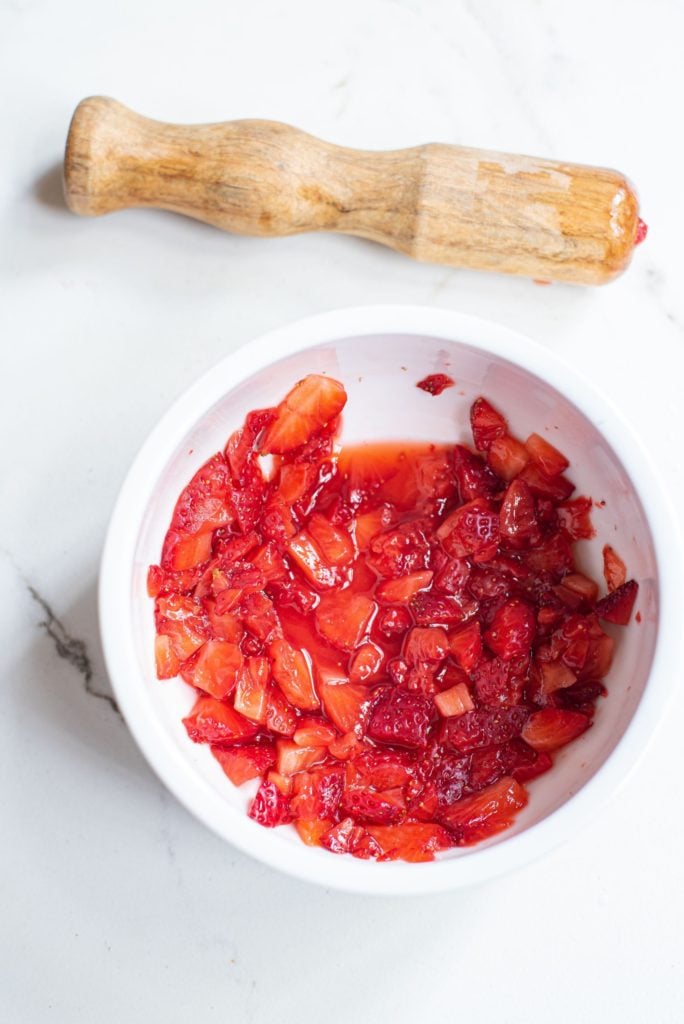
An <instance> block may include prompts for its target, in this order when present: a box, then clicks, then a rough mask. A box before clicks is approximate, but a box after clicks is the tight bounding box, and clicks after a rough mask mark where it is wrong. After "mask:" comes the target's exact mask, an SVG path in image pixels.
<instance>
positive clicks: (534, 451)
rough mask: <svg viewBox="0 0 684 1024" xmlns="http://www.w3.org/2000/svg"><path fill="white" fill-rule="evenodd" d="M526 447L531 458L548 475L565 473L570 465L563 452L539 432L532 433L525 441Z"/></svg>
mask: <svg viewBox="0 0 684 1024" xmlns="http://www.w3.org/2000/svg"><path fill="white" fill-rule="evenodd" d="M525 447H526V448H527V451H528V452H529V455H530V458H531V459H532V460H533V461H534V462H535V463H536V464H537V465H538V466H539V468H540V469H541V471H542V472H543V473H546V475H547V476H558V475H559V474H560V473H564V472H565V470H566V469H567V468H568V466H569V465H570V463H569V462H568V460H567V459H566V457H565V456H564V455H563V453H562V452H559V451H558V449H557V448H554V447H553V445H552V444H549V442H548V441H546V440H545V439H544V438H543V437H540V435H539V434H530V436H529V437H528V438H527V440H526V441H525Z"/></svg>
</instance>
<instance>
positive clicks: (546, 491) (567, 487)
mask: <svg viewBox="0 0 684 1024" xmlns="http://www.w3.org/2000/svg"><path fill="white" fill-rule="evenodd" d="M519 479H520V480H524V481H525V483H526V484H527V486H528V487H529V488H530V490H531V491H532V493H533V494H534V495H535V496H536V497H538V498H548V499H550V500H551V501H565V499H566V498H569V497H570V495H571V494H572V492H573V491H574V490H575V485H574V484H573V483H572V482H571V481H570V480H568V479H567V477H564V476H547V475H546V473H545V472H544V471H543V470H542V469H540V468H539V466H538V465H537V464H536V463H535V462H528V463H527V465H526V466H525V468H524V469H523V470H521V472H520V477H519Z"/></svg>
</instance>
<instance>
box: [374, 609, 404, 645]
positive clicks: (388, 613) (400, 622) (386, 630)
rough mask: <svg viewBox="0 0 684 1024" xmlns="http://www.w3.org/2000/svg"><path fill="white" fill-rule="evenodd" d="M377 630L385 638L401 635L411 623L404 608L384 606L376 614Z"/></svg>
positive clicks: (389, 638) (390, 638)
mask: <svg viewBox="0 0 684 1024" xmlns="http://www.w3.org/2000/svg"><path fill="white" fill-rule="evenodd" d="M377 621H378V630H379V631H380V633H382V635H383V636H384V637H385V638H386V639H387V640H392V639H393V638H395V637H399V636H402V635H403V634H404V633H405V632H406V630H407V629H408V628H409V627H410V625H411V613H410V612H408V611H407V610H406V608H386V609H385V610H384V611H383V612H381V613H380V615H379V616H378V620H377Z"/></svg>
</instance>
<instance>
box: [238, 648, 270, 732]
mask: <svg viewBox="0 0 684 1024" xmlns="http://www.w3.org/2000/svg"><path fill="white" fill-rule="evenodd" d="M269 675H270V666H269V663H268V659H267V658H249V659H248V660H247V664H246V665H245V666H244V667H243V668H242V670H241V671H240V672H239V673H238V677H237V685H236V687H235V694H234V697H233V705H234V707H235V710H236V711H239V712H240V714H241V715H244V716H245V718H249V720H250V721H252V722H258V723H259V724H260V725H263V724H264V723H265V721H266V713H267V710H268V702H269V693H270V691H269V686H268V679H269ZM276 731H277V730H276Z"/></svg>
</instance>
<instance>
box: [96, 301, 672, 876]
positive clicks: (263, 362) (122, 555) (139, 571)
mask: <svg viewBox="0 0 684 1024" xmlns="http://www.w3.org/2000/svg"><path fill="white" fill-rule="evenodd" d="M616 358H617V357H616ZM440 370H445V371H446V372H447V373H449V374H451V375H452V376H453V377H454V378H455V379H456V382H457V386H456V387H454V388H451V389H449V390H447V391H445V392H444V393H443V394H442V395H441V396H439V397H433V396H431V395H428V394H426V393H425V392H423V391H421V390H419V389H418V388H416V387H415V384H416V382H417V381H418V380H420V379H421V378H422V377H424V376H425V375H426V374H428V373H433V372H437V371H440ZM312 371H313V372H327V373H329V374H331V375H333V376H335V377H339V378H340V379H341V380H342V381H343V382H344V384H345V387H346V388H347V391H348V393H349V401H348V404H347V408H346V410H345V415H344V432H343V437H344V439H345V440H361V439H378V438H396V439H431V440H437V441H455V440H462V439H464V438H467V437H468V409H469V405H470V403H471V401H472V400H473V398H474V397H475V396H477V395H478V394H484V395H486V396H487V397H488V398H490V399H491V400H492V401H493V402H494V404H495V405H497V406H499V407H500V408H501V409H502V410H503V411H504V412H505V413H506V415H507V416H508V418H509V421H510V423H511V427H512V430H513V432H514V433H515V434H516V435H518V436H521V437H526V436H527V435H528V434H529V433H530V432H532V431H537V432H544V431H545V430H548V431H549V434H548V435H547V436H549V437H550V440H552V441H554V442H557V443H558V445H559V446H560V447H561V448H562V450H563V451H564V452H565V453H566V454H567V455H568V457H569V458H570V459H571V462H572V468H571V475H572V477H573V479H574V480H575V481H576V483H577V484H578V491H579V492H580V493H585V494H589V495H591V496H593V497H594V499H595V500H597V501H598V500H605V502H606V504H605V507H604V508H597V509H595V511H594V516H593V518H594V524H595V526H596V528H597V531H598V534H597V537H596V539H595V540H593V541H591V542H583V544H582V554H581V561H582V563H583V565H584V567H585V568H586V569H587V570H588V571H591V572H592V573H593V574H594V576H596V577H597V578H599V579H600V578H601V564H602V563H601V550H602V547H603V544H604V543H605V542H607V541H610V543H611V544H613V545H614V546H615V547H616V549H617V550H618V552H619V553H620V555H621V556H622V557H623V559H624V560H625V561H626V563H627V567H628V571H629V574H630V576H633V577H635V578H636V579H637V580H638V581H639V585H640V590H639V598H638V603H637V608H638V610H639V612H640V618H641V621H640V622H636V621H634V620H633V621H632V623H631V624H630V626H629V627H628V628H627V629H619V628H618V629H616V634H619V638H618V644H617V651H616V657H615V662H614V665H613V668H612V670H611V672H610V675H609V677H608V679H607V686H608V690H609V697H608V699H607V700H601V701H599V705H598V710H597V714H596V718H595V724H594V726H593V728H592V729H590V730H589V731H588V732H587V733H586V734H585V735H584V736H582V737H581V738H580V739H579V740H577V741H576V742H575V743H573V744H571V745H570V746H569V747H567V748H566V749H565V750H563V751H562V752H561V753H560V754H559V756H558V757H557V759H556V763H555V764H554V767H553V770H552V771H551V772H549V773H548V774H547V775H544V776H543V777H541V778H539V779H537V780H535V781H534V782H533V783H531V784H530V786H529V790H530V800H529V804H528V806H527V807H526V808H525V809H524V811H523V812H522V813H521V814H520V815H519V816H518V818H517V820H516V823H515V826H514V827H513V828H512V829H510V830H509V831H508V832H505V833H503V834H502V835H500V836H499V837H497V838H496V839H494V840H490V841H489V842H487V843H484V844H481V845H479V846H475V847H471V848H468V849H463V850H454V851H449V852H448V853H446V854H444V855H441V856H440V858H439V859H438V860H437V861H435V862H433V863H428V864H406V863H401V862H396V863H375V862H372V861H360V860H355V859H354V858H352V857H350V856H335V855H333V854H331V853H328V852H327V851H325V850H322V849H318V848H310V847H307V846H305V845H304V844H303V843H302V842H301V841H300V839H299V838H298V836H297V835H296V833H295V831H294V829H293V827H292V826H286V827H281V828H278V829H265V828H262V827H261V826H259V825H257V824H255V823H254V822H253V821H251V820H250V819H249V818H248V817H247V815H246V807H247V804H248V801H249V799H250V798H251V795H252V793H253V791H254V789H250V788H249V786H243V787H241V788H240V789H237V788H235V787H233V786H232V784H231V783H230V782H229V781H228V779H227V778H226V776H225V775H224V774H223V772H222V770H221V768H220V766H219V765H218V763H217V762H216V761H215V760H214V758H213V757H212V756H211V754H210V752H209V750H208V748H207V747H204V746H199V745H196V744H194V743H192V742H191V741H190V740H189V739H188V737H187V735H186V733H185V730H184V728H183V726H182V725H181V718H182V717H183V715H184V714H186V713H187V711H188V710H189V708H190V707H191V705H192V703H193V701H194V694H193V692H192V691H191V689H190V687H188V686H186V684H185V683H183V682H182V681H181V680H171V681H167V682H159V681H158V680H157V679H156V677H155V670H154V659H153V640H154V623H153V615H152V602H151V600H150V598H149V597H148V596H147V593H146V574H147V567H148V565H150V564H151V563H154V562H158V560H159V556H160V551H161V544H162V538H163V536H164V533H165V530H166V528H167V526H168V523H169V520H170V517H171V513H172V510H173V507H174V504H175V501H176V498H177V496H178V494H179V492H180V490H181V488H182V486H183V485H184V484H185V483H186V482H187V480H188V479H189V478H190V476H191V475H192V473H193V472H194V471H195V470H196V469H197V468H198V467H199V466H200V465H201V464H202V463H203V462H204V461H205V460H206V459H207V458H208V457H209V456H210V455H212V454H213V453H214V452H216V451H218V450H219V449H221V448H223V446H224V444H225V441H226V438H227V437H228V435H229V434H230V433H231V431H233V430H234V429H235V428H236V427H237V426H238V425H239V424H240V423H241V422H242V419H243V417H244V415H245V413H247V412H248V411H249V410H250V409H255V408H259V407H262V406H267V405H273V404H275V403H276V402H277V401H278V400H279V399H280V398H281V397H282V396H283V394H284V393H285V392H286V391H287V390H288V389H289V388H290V387H291V386H292V384H293V383H294V382H295V381H297V380H299V379H300V378H301V377H303V376H304V375H305V374H307V373H309V372H312ZM680 550H681V549H680V541H679V532H678V526H677V522H676V519H675V516H674V514H673V510H672V508H671V506H670V502H669V499H668V497H667V494H666V493H665V492H664V490H663V487H662V485H661V484H660V482H659V480H658V479H657V476H656V474H655V473H654V470H653V467H652V465H651V462H650V459H649V458H648V455H647V453H646V452H645V451H644V450H643V449H642V447H641V445H640V443H639V442H638V440H637V439H636V437H635V436H634V435H633V433H632V431H631V428H630V426H629V424H628V423H626V422H625V421H624V420H623V419H622V418H621V417H620V416H619V415H618V413H617V412H616V411H615V410H614V409H613V408H612V407H611V405H610V403H609V402H608V401H607V400H606V399H605V398H604V397H602V396H601V395H600V394H599V393H598V391H597V390H596V389H595V388H594V386H593V385H592V384H590V383H589V382H588V381H587V380H585V379H583V378H582V377H581V376H580V375H579V374H577V373H576V372H575V371H574V370H572V369H571V368H570V367H569V366H567V365H566V364H565V363H563V362H562V361H561V360H560V359H558V358H557V357H556V356H554V355H553V354H552V353H551V352H549V351H548V350H546V349H544V348H541V347H540V346H539V345H537V344H535V343H533V342H532V341H529V340H528V339H527V338H524V337H522V336H521V335H519V334H515V333H513V332H512V331H509V330H507V329H506V328H504V327H499V326H497V325H495V324H492V323H487V322H485V321H482V320H479V319H476V318H475V317H470V316H462V315H460V314H457V313H453V312H448V311H445V310H437V309H430V308H422V307H413V306H407V307H401V306H399V307H393V306H378V307H367V308H359V309H345V310H340V311H337V312H331V313H326V314H323V315H322V316H315V317H311V318H309V319H306V320H302V321H300V322H299V323H295V324H292V325H290V326H288V327H283V328H281V329H279V330H276V331H272V332H271V333H269V334H267V335H265V336H263V337H261V338H259V339H258V340H256V341H253V342H251V343H250V344H248V345H246V346H245V347H244V348H241V349H240V350H238V351H237V352H235V353H233V354H232V355H230V356H228V357H227V358H226V359H224V360H223V361H222V362H221V363H219V364H218V366H216V367H215V368H214V369H213V370H211V371H210V372H209V373H207V374H205V375H204V376H203V377H202V378H201V379H200V380H199V381H197V382H196V383H195V384H193V385H192V386H191V387H190V388H189V389H188V391H186V392H185V394H184V395H183V396H182V397H181V398H180V399H179V400H178V401H177V402H176V403H175V404H174V405H173V406H172V408H171V409H170V410H169V411H168V412H167V413H166V415H165V416H164V417H163V418H162V420H161V422H160V423H159V424H158V425H157V427H156V428H155V429H154V430H153V432H152V434H151V435H150V437H149V438H148V440H147V441H146V443H145V444H144V446H143V448H142V450H141V451H140V453H139V455H138V457H137V458H136V460H135V462H134V464H133V466H132V467H131V470H130V472H129V474H128V476H127V478H126V481H125V483H124V485H123V487H122V489H121V493H120V495H119V498H118V501H117V504H116V507H115V509H114V513H113V516H112V520H111V523H110V526H109V532H108V535H107V541H106V545H105V550H104V555H103V560H102V570H101V578H100V623H101V630H102V638H103V644H104V651H105V657H106V661H107V666H108V669H109V673H110V675H111V678H112V682H113V685H114V689H115V691H116V696H117V700H118V701H119V704H120V706H121V709H122V712H123V714H124V716H125V719H126V721H127V723H128V725H129V727H130V729H131V731H132V733H133V735H134V736H135V738H136V740H137V742H138V744H139V745H140V748H141V749H142V751H143V753H144V754H145V756H146V758H147V759H148V761H149V763H150V764H151V766H152V767H153V768H154V770H155V771H156V772H157V774H158V775H159V777H160V778H161V779H162V780H163V782H165V783H166V785H167V786H168V787H169V789H170V790H171V791H172V792H173V793H174V794H175V796H176V797H177V798H178V799H179V800H180V801H181V803H183V804H184V805H185V806H186V807H187V808H188V810H190V811H191V812H192V813H193V814H194V815H196V817H198V818H199V819H200V820H201V821H203V822H204V823H205V824H206V825H208V826H209V828H211V829H213V830H214V831H215V832H216V833H218V835H220V836H222V837H223V838H224V839H227V840H229V841H230V842H231V843H233V844H234V845H235V846H237V847H239V848H240V849H242V850H244V851H245V852H247V853H250V854H252V855H253V856H254V857H256V858H258V859H259V860H261V861H264V862H265V863H267V864H270V865H272V866H273V867H276V868H279V869H281V870H282V871H285V872H288V873H290V874H292V875H295V876H297V877H299V878H302V879H306V880H308V881H312V882H317V883H320V884H322V885H326V886H330V887H333V888H337V889H344V890H348V891H354V892H363V893H378V894H388V893H394V894H400V893H420V892H432V891H437V890H443V889H453V888H456V887H458V886H461V885H467V884H469V883H473V882H478V881H481V880H483V879H485V878H488V877H491V876H493V875H496V874H498V873H500V872H503V871H505V870H508V869H509V868H512V867H515V866H517V865H520V864H522V863H524V862H526V861H529V860H531V859H533V858H535V857H537V856H539V855H540V854H542V853H544V852H545V851H547V850H549V849H550V848H551V847H553V846H554V845H556V844H557V843H559V842H560V841H562V840H563V839H565V838H567V837H569V836H571V835H573V834H574V833H575V832H576V830H577V828H578V827H579V825H580V824H581V823H582V822H583V821H584V820H585V819H586V818H587V817H588V816H590V815H591V814H592V813H594V812H596V810H597V809H598V808H599V807H600V806H601V805H602V804H603V803H604V801H605V800H606V798H607V797H608V796H610V795H611V794H612V793H614V792H615V790H616V789H617V788H618V786H620V785H621V784H622V783H623V782H624V780H625V779H626V778H627V776H628V774H629V773H630V772H631V771H632V770H633V769H634V767H635V765H636V764H637V761H638V759H639V758H640V757H641V755H642V754H643V752H644V749H645V747H646V744H647V742H648V741H649V739H650V738H651V736H652V734H653V731H654V728H655V725H656V722H657V720H658V719H659V718H660V716H661V715H662V713H663V710H664V707H665V704H666V700H667V698H668V696H669V694H670V691H671V690H672V688H673V685H674V684H675V682H676V676H677V674H676V673H675V672H673V671H672V666H673V665H676V664H680V650H679V648H680V636H681V634H682V632H683V631H682V625H681V620H682V602H681V579H682V576H681V555H680ZM254 788H255V786H254Z"/></svg>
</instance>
